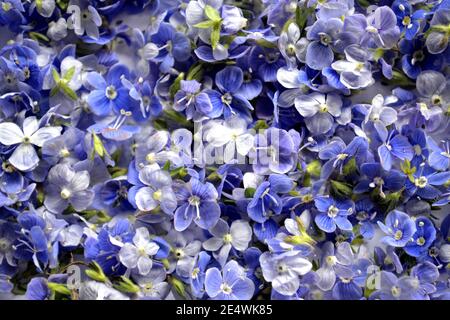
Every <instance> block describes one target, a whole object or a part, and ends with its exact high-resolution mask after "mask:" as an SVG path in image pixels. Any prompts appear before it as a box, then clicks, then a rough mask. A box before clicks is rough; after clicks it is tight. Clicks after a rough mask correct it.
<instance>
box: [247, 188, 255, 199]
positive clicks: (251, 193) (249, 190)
mask: <svg viewBox="0 0 450 320" xmlns="http://www.w3.org/2000/svg"><path fill="white" fill-rule="evenodd" d="M255 192H256V189H255V188H246V189H245V190H244V195H245V197H246V198H253V196H254V195H255Z"/></svg>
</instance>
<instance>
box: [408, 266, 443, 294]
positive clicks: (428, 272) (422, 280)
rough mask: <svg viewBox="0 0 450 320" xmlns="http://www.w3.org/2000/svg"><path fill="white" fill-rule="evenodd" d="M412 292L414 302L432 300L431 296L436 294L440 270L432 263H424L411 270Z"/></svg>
mask: <svg viewBox="0 0 450 320" xmlns="http://www.w3.org/2000/svg"><path fill="white" fill-rule="evenodd" d="M411 278H412V279H410V284H411V287H412V288H411V291H412V292H410V295H411V297H412V299H413V300H430V296H429V295H430V294H432V293H434V292H436V290H437V288H436V286H435V282H436V281H437V280H438V278H439V269H438V267H437V266H436V265H434V264H433V263H431V262H430V261H424V262H421V263H419V264H418V265H416V266H414V267H413V268H412V269H411Z"/></svg>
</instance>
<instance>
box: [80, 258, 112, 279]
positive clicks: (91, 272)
mask: <svg viewBox="0 0 450 320" xmlns="http://www.w3.org/2000/svg"><path fill="white" fill-rule="evenodd" d="M91 265H92V268H91V269H87V270H86V271H85V273H86V275H87V276H88V277H89V278H91V279H94V280H96V281H100V282H106V281H107V280H108V278H107V277H106V275H105V274H104V273H103V270H102V267H100V266H99V264H98V263H97V262H95V261H93V262H92V263H91Z"/></svg>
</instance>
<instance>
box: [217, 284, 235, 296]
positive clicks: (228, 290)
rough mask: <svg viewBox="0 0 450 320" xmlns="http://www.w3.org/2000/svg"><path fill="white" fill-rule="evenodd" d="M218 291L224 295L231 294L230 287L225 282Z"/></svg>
mask: <svg viewBox="0 0 450 320" xmlns="http://www.w3.org/2000/svg"><path fill="white" fill-rule="evenodd" d="M220 290H222V292H223V293H225V294H231V292H233V290H232V289H231V287H230V286H229V285H228V284H227V283H225V282H224V283H222V284H221V285H220Z"/></svg>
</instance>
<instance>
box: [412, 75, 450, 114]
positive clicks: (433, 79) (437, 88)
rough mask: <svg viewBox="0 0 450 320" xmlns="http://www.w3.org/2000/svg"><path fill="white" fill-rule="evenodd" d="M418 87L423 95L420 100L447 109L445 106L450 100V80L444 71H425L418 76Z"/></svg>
mask: <svg viewBox="0 0 450 320" xmlns="http://www.w3.org/2000/svg"><path fill="white" fill-rule="evenodd" d="M416 88H417V91H418V92H419V94H420V96H421V97H420V98H419V100H422V101H424V102H425V103H426V104H427V105H432V106H438V107H441V108H443V109H444V110H443V111H444V112H445V111H446V110H445V107H446V105H447V104H448V103H449V102H450V81H448V80H447V79H446V78H445V77H444V75H443V74H442V73H440V72H437V71H433V70H426V71H423V72H422V73H420V74H419V76H418V77H417V81H416ZM427 105H425V106H424V107H427Z"/></svg>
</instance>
